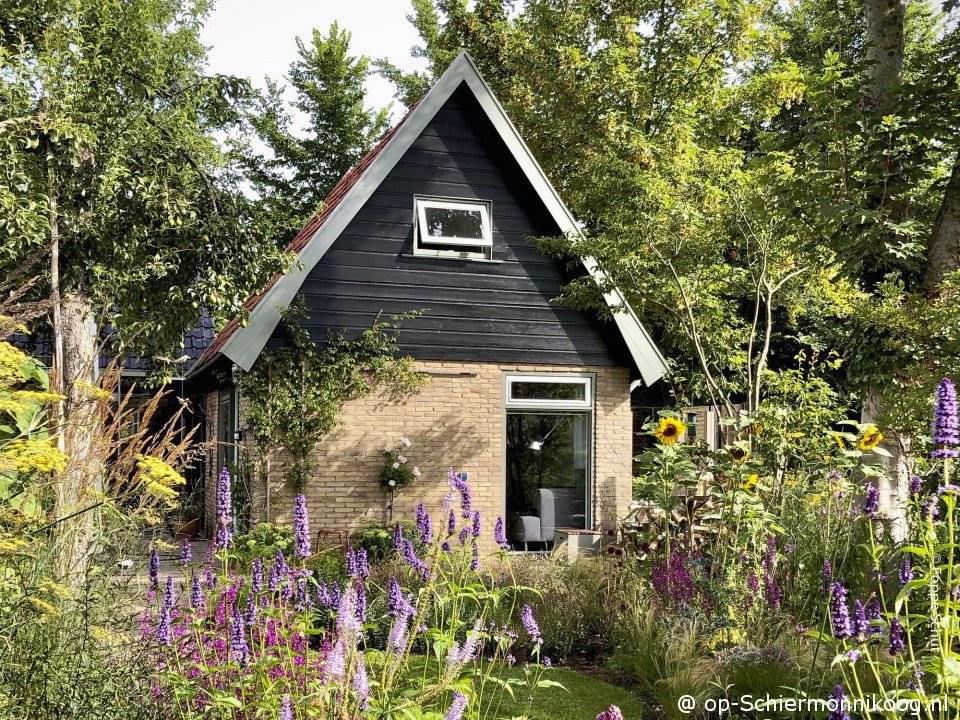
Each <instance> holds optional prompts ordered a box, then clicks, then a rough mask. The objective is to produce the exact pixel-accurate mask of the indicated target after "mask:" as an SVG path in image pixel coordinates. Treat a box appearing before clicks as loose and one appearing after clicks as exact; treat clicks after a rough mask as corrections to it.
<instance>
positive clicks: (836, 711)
mask: <svg viewBox="0 0 960 720" xmlns="http://www.w3.org/2000/svg"><path fill="white" fill-rule="evenodd" d="M847 705H848V703H847V696H846V695H844V694H843V685H837V686H836V687H835V688H834V689H833V692H832V693H830V700H829V701H828V706H829V708H830V717H829V720H850V715H849V714H848V713H847Z"/></svg>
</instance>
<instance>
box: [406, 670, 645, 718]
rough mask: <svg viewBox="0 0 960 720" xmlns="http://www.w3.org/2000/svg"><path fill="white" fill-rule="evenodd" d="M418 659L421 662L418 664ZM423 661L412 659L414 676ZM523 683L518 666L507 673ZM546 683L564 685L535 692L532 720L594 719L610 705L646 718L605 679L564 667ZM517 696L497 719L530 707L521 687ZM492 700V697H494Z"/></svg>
mask: <svg viewBox="0 0 960 720" xmlns="http://www.w3.org/2000/svg"><path fill="white" fill-rule="evenodd" d="M417 660H419V662H418V661H417ZM422 662H423V658H422V657H421V658H418V659H412V660H411V668H412V669H413V668H416V669H414V670H413V672H414V673H415V674H419V673H420V672H421V671H422V668H423V665H422ZM429 665H430V667H429V669H428V670H427V675H428V677H429V676H431V675H433V674H434V673H435V672H436V664H435V661H433V660H432V659H431V660H430V661H429ZM508 676H510V677H515V678H518V679H520V680H523V679H524V675H523V669H522V668H521V667H519V666H517V667H514V668H511V669H510V670H508V671H507V672H506V673H504V679H506V678H507V677H508ZM543 679H544V680H552V681H553V682H558V683H560V684H561V685H563V687H562V688H558V687H544V688H537V690H536V692H535V693H534V701H533V708H532V710H531V711H530V719H531V720H594V718H595V717H596V716H597V714H598V713H600V712H602V711H603V710H606V709H607V708H608V707H610V706H611V705H617V706H618V707H619V708H620V710H621V711H623V717H624V719H625V720H640V719H641V718H642V717H643V704H642V703H641V702H640V701H639V700H638V699H637V697H636V696H635V695H633V694H632V693H631V692H630V691H629V690H625V689H624V688H622V687H617V686H616V685H611V684H609V683H605V682H603V681H602V680H598V679H596V678H593V677H590V676H588V675H584V674H582V673H578V672H576V671H574V670H566V669H564V668H551V669H550V670H547V671H546V672H545V673H544V676H543ZM513 691H514V694H515V697H513V698H511V697H510V695H509V694H507V693H504V694H503V699H502V700H501V701H500V707H499V708H497V709H496V713H497V714H496V717H497V718H512V717H516V716H519V715H521V714H522V713H523V711H524V709H525V708H526V705H527V693H526V691H525V689H524V688H523V687H522V686H519V687H518V686H514V688H513ZM491 699H492V698H491ZM484 705H485V707H484V708H483V711H482V712H481V714H480V716H481V717H488V718H492V717H493V715H492V712H493V708H490V707H489V706H487V703H486V702H484Z"/></svg>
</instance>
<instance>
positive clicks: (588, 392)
mask: <svg viewBox="0 0 960 720" xmlns="http://www.w3.org/2000/svg"><path fill="white" fill-rule="evenodd" d="M518 382H520V383H538V382H539V383H549V384H551V385H555V384H564V385H581V386H583V388H584V393H583V400H539V399H535V398H523V399H520V400H515V399H514V398H513V386H514V384H515V383H518ZM593 382H594V377H593V375H575V374H564V375H525V374H520V373H517V374H510V375H507V377H506V389H505V393H504V405H505V406H506V407H507V408H511V409H524V408H525V409H532V410H593Z"/></svg>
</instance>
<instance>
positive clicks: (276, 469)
mask: <svg viewBox="0 0 960 720" xmlns="http://www.w3.org/2000/svg"><path fill="white" fill-rule="evenodd" d="M417 369H418V370H420V371H422V372H425V373H427V375H428V379H427V382H426V383H425V385H424V387H423V389H422V390H421V391H420V392H419V393H418V394H417V395H414V396H412V397H410V398H407V399H405V400H402V401H400V402H391V401H390V400H389V399H388V398H386V397H384V396H382V395H371V396H370V397H367V398H364V399H361V400H357V401H354V402H350V403H348V404H347V405H346V406H345V407H344V408H343V411H342V413H341V420H342V423H341V425H340V426H339V427H338V428H337V429H336V430H334V431H333V432H332V433H331V434H330V435H329V436H328V437H327V438H325V439H324V440H322V441H321V443H320V445H319V447H318V448H317V450H316V451H315V453H314V456H313V462H314V476H313V478H312V480H310V482H309V484H308V487H307V489H306V495H307V504H308V509H309V513H310V525H311V528H312V529H313V531H314V532H316V530H317V529H318V528H322V527H324V528H332V529H333V528H335V529H339V528H344V529H351V530H352V529H356V528H358V527H360V526H362V525H364V524H365V523H367V522H369V521H378V522H384V521H386V519H387V501H388V497H387V495H386V494H385V493H384V492H383V491H382V490H381V489H380V484H379V480H378V477H377V476H378V473H379V472H380V468H381V467H382V464H383V450H384V448H385V447H387V446H393V445H395V444H396V443H397V441H398V440H399V438H400V437H407V438H409V440H410V442H411V446H410V448H409V449H408V450H407V451H406V455H407V457H408V458H409V460H410V462H411V463H413V464H415V465H417V466H418V467H419V468H420V470H421V472H422V473H423V475H422V477H421V478H420V479H419V480H417V481H415V482H414V483H412V484H411V485H409V486H407V487H406V488H404V489H403V490H402V491H401V492H399V493H397V497H396V501H395V505H394V519H399V518H412V517H413V514H414V509H415V507H416V505H417V503H419V502H424V503H426V504H427V506H428V509H429V510H430V511H431V512H438V511H439V509H440V503H441V502H442V500H443V498H444V497H445V495H446V494H447V492H448V487H447V471H448V469H449V468H450V467H453V468H455V469H456V470H464V471H467V472H468V473H469V478H470V485H471V487H472V489H473V492H474V498H475V505H476V506H477V507H478V508H479V509H480V510H481V511H482V513H483V516H484V518H486V520H485V522H486V527H485V528H484V535H485V537H490V536H491V534H492V523H493V521H494V519H495V518H496V516H497V515H500V514H501V513H502V512H503V493H504V491H503V424H504V412H503V378H504V375H505V374H506V373H510V372H541V373H543V372H558V373H583V372H590V373H594V374H595V376H596V387H595V412H594V438H595V446H594V456H593V461H594V487H595V488H596V497H595V504H594V507H593V517H594V518H595V521H596V525H597V526H602V527H608V526H610V525H611V524H613V523H615V521H616V519H617V518H622V517H623V516H624V515H625V514H626V512H627V509H628V506H629V503H630V497H631V465H632V460H631V437H632V431H633V428H632V416H631V412H630V392H629V377H628V372H627V370H626V369H625V368H610V367H577V366H550V365H517V364H493V363H460V362H418V363H417ZM214 397H215V396H214ZM244 405H245V403H244V402H243V400H241V403H240V407H241V427H243V420H242V418H243V408H244ZM208 407H209V404H208ZM212 410H213V412H209V413H208V422H210V423H211V425H210V426H209V428H210V430H211V431H212V432H213V433H214V434H213V435H208V437H215V430H216V417H215V416H216V403H215V402H214V403H213V408H212ZM244 435H245V437H246V436H247V433H245V434H244ZM284 465H285V460H284V458H283V457H279V458H275V459H273V460H272V462H271V472H270V489H269V500H268V498H267V493H266V492H265V490H266V488H265V487H262V484H260V483H254V487H255V496H254V498H253V514H254V518H255V521H261V520H263V519H267V518H269V519H270V520H271V521H273V522H279V523H290V522H291V521H292V506H293V490H292V488H290V487H289V485H288V483H286V481H285V480H284V476H283V473H284ZM214 475H215V473H214ZM213 483H215V477H214V478H212V482H211V484H213ZM268 505H269V507H268ZM208 507H210V506H209V505H208ZM436 517H439V516H438V515H437V516H436Z"/></svg>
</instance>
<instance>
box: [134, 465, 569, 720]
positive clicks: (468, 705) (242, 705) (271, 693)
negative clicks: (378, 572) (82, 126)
mask: <svg viewBox="0 0 960 720" xmlns="http://www.w3.org/2000/svg"><path fill="white" fill-rule="evenodd" d="M449 482H450V487H451V492H450V494H449V495H448V497H447V499H446V500H445V502H444V505H443V512H444V514H445V520H444V522H443V523H442V527H438V528H437V529H436V530H434V524H433V522H432V520H431V517H430V515H429V514H428V513H427V512H426V509H425V508H424V507H423V506H420V507H419V508H418V511H417V531H418V533H419V540H420V541H421V542H422V543H424V544H425V548H426V549H425V551H424V552H423V553H420V552H418V551H417V546H416V544H415V543H414V541H412V540H409V539H407V538H405V537H404V535H403V532H402V530H401V528H400V526H399V525H398V526H397V527H396V530H395V535H394V537H395V545H394V552H395V557H396V558H397V559H398V560H402V567H403V568H404V570H403V572H400V573H397V574H393V575H391V576H390V577H389V580H387V581H386V582H385V583H383V585H382V586H381V585H380V584H379V583H378V582H377V580H376V579H375V577H376V576H375V574H373V573H371V568H370V565H369V562H368V558H367V555H366V553H365V552H364V551H363V550H362V549H360V550H359V551H355V550H353V549H352V548H351V549H349V550H348V552H347V555H346V574H347V580H346V581H345V582H344V583H343V584H342V585H340V584H338V583H336V582H332V583H329V584H328V583H326V582H324V581H321V580H319V579H318V578H316V577H314V576H313V575H312V573H311V572H310V571H309V569H308V568H307V566H306V563H305V559H306V556H307V555H308V554H309V546H308V543H306V542H305V539H306V538H309V520H308V517H307V506H306V503H305V501H304V500H303V499H302V496H301V497H298V498H297V500H296V504H295V513H294V524H295V527H294V533H293V534H294V538H295V543H294V545H295V552H294V553H293V555H294V557H293V558H292V559H290V560H288V559H287V557H285V556H284V553H283V552H282V551H278V552H277V554H276V557H275V558H274V559H273V562H269V563H264V562H263V561H262V559H261V558H255V559H254V561H253V564H252V566H251V568H250V571H249V573H246V574H242V575H241V574H238V573H235V572H233V571H231V569H230V568H231V558H232V549H231V548H232V545H231V543H232V540H233V538H232V536H231V534H230V532H229V527H230V522H229V519H227V518H224V519H221V521H220V522H218V535H217V538H218V540H217V544H216V546H215V548H214V549H213V550H212V551H211V554H210V555H208V557H206V558H205V559H203V561H201V562H199V563H193V562H191V560H192V553H190V552H188V551H187V549H186V548H187V546H185V548H184V552H183V560H184V563H185V565H184V570H185V576H186V578H185V582H184V585H183V586H182V587H178V586H177V583H176V582H175V581H174V579H173V578H172V577H168V578H167V579H166V581H165V583H164V584H163V585H162V586H161V583H160V578H159V562H158V561H156V560H155V558H151V563H150V587H151V590H150V601H151V606H150V607H149V608H148V609H147V610H146V611H145V612H144V614H143V616H142V618H141V628H142V631H143V636H144V639H145V642H146V647H147V650H148V652H149V653H150V654H152V657H153V661H154V666H155V672H154V675H153V678H152V684H151V688H152V695H153V697H154V698H155V699H156V701H157V703H158V705H160V706H164V707H167V708H169V709H168V711H167V712H168V713H169V714H170V716H172V717H175V718H194V717H201V716H203V717H209V716H216V717H228V718H235V719H238V720H239V719H244V720H245V719H247V718H254V717H257V718H260V717H267V718H276V717H279V718H280V719H281V720H293V719H294V718H301V719H302V718H330V719H331V720H333V719H336V720H348V719H350V720H352V719H354V718H363V717H384V716H392V717H406V716H409V717H414V716H416V717H420V716H424V714H426V715H430V714H431V713H432V715H433V716H435V717H441V716H443V715H444V714H445V716H446V718H447V720H461V718H463V717H464V716H465V713H468V714H469V715H470V716H475V715H477V714H479V713H480V712H481V704H482V705H483V707H485V708H488V709H489V708H493V707H496V705H497V704H499V701H500V699H502V697H503V693H504V692H510V693H511V694H512V693H513V687H514V686H523V692H525V693H526V694H527V695H528V696H529V697H530V698H531V701H532V695H533V692H534V690H535V689H536V688H538V687H545V686H548V685H555V684H556V683H552V682H551V681H549V680H546V679H544V677H543V674H544V671H545V669H546V668H547V667H549V664H550V663H549V660H548V659H547V658H542V659H541V658H540V650H539V649H540V646H541V644H542V637H541V634H540V630H539V627H538V625H537V621H536V619H535V618H534V616H533V612H532V611H531V610H530V608H529V607H524V608H523V609H522V612H521V614H520V615H521V625H522V630H521V631H522V632H523V633H524V635H525V636H526V639H527V643H528V644H529V645H530V646H531V647H532V648H533V650H532V652H531V653H530V654H529V657H528V663H527V664H526V665H525V666H524V667H525V669H524V673H523V679H520V678H518V677H505V671H506V670H507V668H509V666H510V665H512V664H514V663H515V662H516V659H515V657H514V652H518V651H517V650H516V649H515V648H517V647H519V646H518V645H517V642H518V639H519V632H517V631H514V630H513V629H512V628H510V627H509V626H507V625H504V624H500V623H497V622H494V620H493V612H494V610H495V608H497V607H498V606H499V605H501V604H507V603H508V602H510V600H511V598H514V597H516V596H517V595H518V590H520V588H518V587H516V586H512V585H511V586H502V585H501V586H497V585H495V584H494V582H493V579H492V577H488V576H487V575H485V574H484V571H483V569H482V566H481V562H480V539H481V524H482V520H481V517H480V513H479V512H478V511H476V510H474V509H473V507H472V499H471V493H470V488H469V486H468V485H467V484H466V483H465V482H464V481H463V480H462V479H460V477H459V476H457V475H456V474H454V473H452V472H451V475H450V478H449ZM228 493H229V475H228V474H227V473H223V474H221V477H220V483H219V486H218V494H219V495H223V496H224V497H226V496H227V494H228ZM218 565H219V570H218ZM161 588H162V589H161ZM373 602H376V603H378V604H382V605H384V606H385V607H386V609H387V613H388V616H389V619H390V631H389V634H388V636H387V637H386V639H385V642H384V643H383V645H381V646H380V647H377V648H374V641H373V633H372V632H371V631H372V630H373V629H374V628H375V627H376V623H375V622H373V620H374V618H368V611H367V608H368V605H369V604H371V603H373ZM510 615H512V612H511V614H510ZM428 623H430V625H428ZM424 653H425V654H424ZM427 657H430V658H434V660H433V661H428V660H427ZM528 709H529V706H528Z"/></svg>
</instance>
